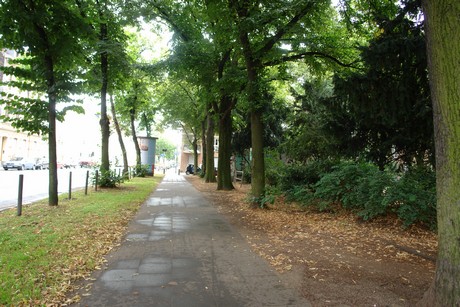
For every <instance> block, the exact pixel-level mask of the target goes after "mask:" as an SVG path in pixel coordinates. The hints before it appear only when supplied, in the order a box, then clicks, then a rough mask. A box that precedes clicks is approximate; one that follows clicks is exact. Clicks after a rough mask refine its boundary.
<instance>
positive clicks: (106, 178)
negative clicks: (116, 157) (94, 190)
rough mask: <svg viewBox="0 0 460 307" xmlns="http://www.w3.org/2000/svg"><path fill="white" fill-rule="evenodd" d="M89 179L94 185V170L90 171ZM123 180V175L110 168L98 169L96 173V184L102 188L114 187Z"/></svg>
mask: <svg viewBox="0 0 460 307" xmlns="http://www.w3.org/2000/svg"><path fill="white" fill-rule="evenodd" d="M91 181H92V183H93V185H96V172H94V173H92V175H91ZM123 181H124V177H123V176H120V175H118V174H117V172H116V171H112V170H108V171H100V172H98V175H97V184H98V186H100V187H102V188H116V187H117V186H118V185H119V184H120V183H123Z"/></svg>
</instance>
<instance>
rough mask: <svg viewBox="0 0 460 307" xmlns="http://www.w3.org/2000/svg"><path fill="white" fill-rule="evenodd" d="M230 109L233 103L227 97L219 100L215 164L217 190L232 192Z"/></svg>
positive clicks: (224, 96) (231, 128)
mask: <svg viewBox="0 0 460 307" xmlns="http://www.w3.org/2000/svg"><path fill="white" fill-rule="evenodd" d="M232 107H233V101H232V99H231V98H230V97H228V96H227V95H223V96H222V98H221V105H220V109H221V112H220V115H221V118H220V120H219V159H218V163H217V189H218V190H227V191H229V190H233V189H234V188H235V187H234V186H233V183H232V173H231V167H230V159H231V155H232V131H233V127H232V112H231V110H232Z"/></svg>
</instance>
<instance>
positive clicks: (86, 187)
mask: <svg viewBox="0 0 460 307" xmlns="http://www.w3.org/2000/svg"><path fill="white" fill-rule="evenodd" d="M88 179H89V171H86V181H85V195H88Z"/></svg>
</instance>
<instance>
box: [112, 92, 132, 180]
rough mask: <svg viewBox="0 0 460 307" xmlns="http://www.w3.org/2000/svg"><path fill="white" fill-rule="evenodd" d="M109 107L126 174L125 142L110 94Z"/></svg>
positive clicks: (125, 174)
mask: <svg viewBox="0 0 460 307" xmlns="http://www.w3.org/2000/svg"><path fill="white" fill-rule="evenodd" d="M110 107H111V109H112V119H113V124H114V126H115V131H117V136H118V143H120V148H121V154H122V156H123V176H128V155H127V154H126V147H125V142H123V135H122V132H121V128H120V124H119V123H118V118H117V113H116V111H115V104H114V103H113V97H112V95H110Z"/></svg>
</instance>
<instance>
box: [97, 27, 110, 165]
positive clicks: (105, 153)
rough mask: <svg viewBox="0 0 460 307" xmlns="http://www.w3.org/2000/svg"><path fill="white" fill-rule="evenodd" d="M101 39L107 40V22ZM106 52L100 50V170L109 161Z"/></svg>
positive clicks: (102, 30) (102, 29) (102, 28)
mask: <svg viewBox="0 0 460 307" xmlns="http://www.w3.org/2000/svg"><path fill="white" fill-rule="evenodd" d="M100 31H101V33H100V34H101V37H100V39H101V41H103V42H105V41H107V24H105V23H102V24H101V28H100ZM108 65H109V64H108V54H107V51H102V52H101V77H102V84H101V119H100V121H99V124H100V125H101V134H102V143H101V171H109V170H110V161H109V137H110V122H109V118H108V116H107V85H108Z"/></svg>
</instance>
